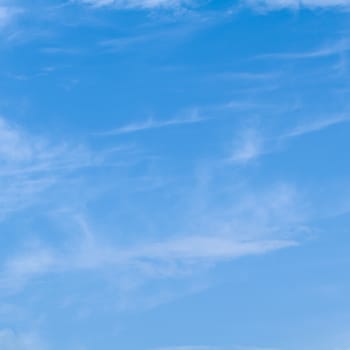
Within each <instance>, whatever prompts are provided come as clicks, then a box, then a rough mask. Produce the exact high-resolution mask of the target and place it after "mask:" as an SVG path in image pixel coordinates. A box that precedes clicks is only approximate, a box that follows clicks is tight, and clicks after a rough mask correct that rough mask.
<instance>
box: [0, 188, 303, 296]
mask: <svg viewBox="0 0 350 350" xmlns="http://www.w3.org/2000/svg"><path fill="white" fill-rule="evenodd" d="M236 200H237V203H236V204H235V205H234V207H233V208H231V210H230V211H229V212H228V213H227V217H224V218H221V219H217V218H215V215H214V214H213V213H211V214H210V215H212V216H213V217H212V218H211V219H210V220H211V221H213V220H214V221H215V220H217V223H215V224H207V223H206V222H204V226H205V227H207V232H202V233H201V234H199V233H198V234H195V233H192V232H189V233H188V234H186V235H175V236H172V237H171V238H169V239H166V240H164V239H159V240H157V241H153V242H143V243H138V242H137V241H136V242H134V243H133V244H130V245H118V244H115V243H114V244H111V243H110V244H108V245H106V244H102V243H101V242H99V241H98V240H97V237H99V236H100V234H96V233H94V232H93V231H92V230H91V229H90V227H89V226H88V224H87V222H86V220H84V219H79V220H78V223H79V227H80V230H81V235H80V236H79V237H80V239H79V241H77V240H74V241H73V242H65V244H64V247H66V248H64V249H63V248H62V249H59V248H57V247H56V248H53V247H48V246H45V245H41V246H38V247H35V248H33V249H30V250H28V249H27V250H26V251H25V252H23V253H20V254H18V255H15V256H13V257H11V258H9V259H8V260H7V261H5V262H4V264H3V266H2V269H1V270H0V281H1V285H2V286H3V288H6V289H7V288H8V289H10V290H12V289H14V290H16V289H17V288H22V287H23V286H25V285H26V284H27V283H28V282H30V281H31V280H33V279H34V280H35V279H37V278H41V277H43V276H46V275H55V274H57V273H70V272H74V271H86V270H87V271H91V272H93V271H100V270H104V269H109V268H112V269H113V270H114V271H115V273H120V274H122V275H124V276H129V275H132V274H134V273H136V274H137V275H138V280H141V281H142V280H148V279H158V278H165V277H166V278H170V279H171V278H175V277H178V276H183V275H186V274H190V275H191V274H192V273H194V272H195V271H199V270H202V269H203V268H204V269H206V268H208V267H209V266H211V265H213V264H214V265H215V264H218V263H220V262H223V261H230V260H234V259H238V258H240V257H244V256H258V255H264V254H267V253H270V252H273V251H276V250H280V249H285V248H289V247H295V246H297V245H298V242H297V241H295V240H294V239H291V238H288V234H289V231H290V228H291V227H294V229H295V227H297V226H298V225H299V223H298V220H299V214H298V213H297V209H295V206H296V200H295V194H294V191H292V190H291V189H289V188H287V187H286V186H279V187H277V188H274V189H272V190H271V191H267V193H260V194H257V195H250V196H249V195H244V196H241V198H240V197H237V198H236ZM209 211H210V210H209ZM210 215H209V214H208V215H206V216H207V217H208V216H210ZM196 226H198V227H201V226H202V225H200V224H199V223H198V225H196ZM109 234H110V235H111V234H112V233H111V232H110V233H109ZM67 247H69V248H67Z"/></svg>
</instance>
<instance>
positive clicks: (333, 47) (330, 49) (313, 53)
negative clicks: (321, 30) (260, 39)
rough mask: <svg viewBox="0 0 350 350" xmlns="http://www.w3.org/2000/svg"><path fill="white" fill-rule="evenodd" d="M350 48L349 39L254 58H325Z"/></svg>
mask: <svg viewBox="0 0 350 350" xmlns="http://www.w3.org/2000/svg"><path fill="white" fill-rule="evenodd" d="M349 50H350V42H349V40H340V41H339V42H336V43H334V44H329V45H327V46H324V47H320V48H317V49H314V50H310V51H304V52H276V53H268V54H262V55H259V56H256V57H255V58H256V59H280V60H302V59H313V58H326V57H330V56H335V55H340V54H342V53H344V52H347V51H349Z"/></svg>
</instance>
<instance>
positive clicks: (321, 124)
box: [283, 115, 350, 138]
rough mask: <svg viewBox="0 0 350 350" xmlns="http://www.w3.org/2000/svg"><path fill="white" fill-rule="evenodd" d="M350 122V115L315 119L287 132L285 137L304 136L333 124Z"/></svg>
mask: <svg viewBox="0 0 350 350" xmlns="http://www.w3.org/2000/svg"><path fill="white" fill-rule="evenodd" d="M349 122H350V117H349V116H347V115H340V116H335V117H331V118H326V119H320V120H313V121H311V122H309V123H305V124H302V125H299V126H297V127H296V128H294V129H292V130H290V131H289V132H287V133H286V134H285V135H284V136H283V137H287V138H289V137H298V136H303V135H305V134H310V133H314V132H318V131H322V130H324V129H328V128H330V127H332V126H336V125H339V124H344V123H349Z"/></svg>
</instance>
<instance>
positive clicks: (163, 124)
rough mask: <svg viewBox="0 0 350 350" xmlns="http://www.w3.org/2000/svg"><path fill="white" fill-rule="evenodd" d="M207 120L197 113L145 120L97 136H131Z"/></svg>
mask: <svg viewBox="0 0 350 350" xmlns="http://www.w3.org/2000/svg"><path fill="white" fill-rule="evenodd" d="M206 120H208V118H204V117H200V116H198V113H197V112H194V113H192V114H191V115H190V116H188V117H183V118H174V119H168V120H156V119H153V118H150V119H147V120H145V121H142V122H139V123H131V124H127V125H124V126H121V127H120V128H117V129H113V130H109V131H105V132H101V133H98V134H97V135H98V136H113V135H120V134H131V133H136V132H141V131H147V130H152V129H161V128H167V127H171V126H181V125H186V124H197V123H202V122H204V121H206Z"/></svg>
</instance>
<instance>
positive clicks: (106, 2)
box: [77, 0, 189, 9]
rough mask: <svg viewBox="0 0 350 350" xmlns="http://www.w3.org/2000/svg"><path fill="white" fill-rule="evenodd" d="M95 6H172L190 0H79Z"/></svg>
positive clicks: (145, 7) (128, 7) (183, 3)
mask: <svg viewBox="0 0 350 350" xmlns="http://www.w3.org/2000/svg"><path fill="white" fill-rule="evenodd" d="M77 1H78V2H81V3H83V4H88V5H92V6H95V7H103V6H113V7H115V8H119V9H130V8H136V9H155V8H171V7H179V6H181V5H185V4H188V3H189V1H188V0H77Z"/></svg>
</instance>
